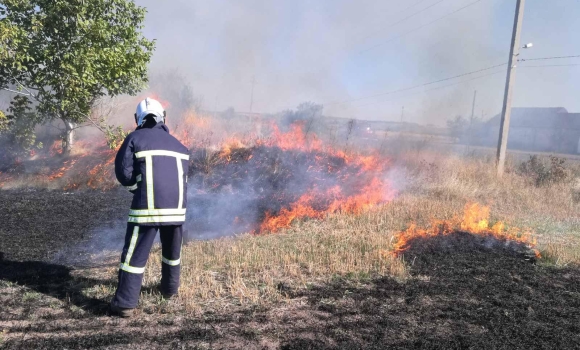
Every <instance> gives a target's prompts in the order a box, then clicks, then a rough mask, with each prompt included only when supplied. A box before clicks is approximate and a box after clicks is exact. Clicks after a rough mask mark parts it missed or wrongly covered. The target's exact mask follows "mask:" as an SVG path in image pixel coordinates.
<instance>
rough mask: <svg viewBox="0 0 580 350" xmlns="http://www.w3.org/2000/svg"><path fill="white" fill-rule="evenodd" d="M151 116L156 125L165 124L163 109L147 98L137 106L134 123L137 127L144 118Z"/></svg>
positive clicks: (157, 102) (141, 123)
mask: <svg viewBox="0 0 580 350" xmlns="http://www.w3.org/2000/svg"><path fill="white" fill-rule="evenodd" d="M148 115H152V116H153V118H154V119H155V121H156V122H157V123H159V122H165V109H164V108H163V106H162V105H161V103H159V101H157V100H154V99H152V98H149V97H147V98H146V99H144V100H143V101H141V102H139V104H138V105H137V111H136V112H135V122H136V123H137V126H141V125H143V122H144V121H145V117H146V116H148Z"/></svg>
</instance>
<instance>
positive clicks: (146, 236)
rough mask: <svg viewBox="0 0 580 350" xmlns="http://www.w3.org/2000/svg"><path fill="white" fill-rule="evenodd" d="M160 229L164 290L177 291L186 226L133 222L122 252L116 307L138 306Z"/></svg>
mask: <svg viewBox="0 0 580 350" xmlns="http://www.w3.org/2000/svg"><path fill="white" fill-rule="evenodd" d="M157 231H159V236H160V239H161V293H163V294H164V295H175V294H177V290H178V289H179V275H180V272H181V245H182V243H183V230H182V227H181V226H139V225H136V224H133V223H129V224H127V233H126V235H125V246H124V247H123V253H122V254H121V266H120V268H119V284H118V286H117V291H116V292H115V297H114V298H113V301H112V303H113V304H115V305H116V306H119V307H122V308H128V309H132V308H135V307H137V303H138V302H139V294H140V292H141V284H142V283H143V273H144V272H145V265H146V264H147V258H148V257H149V251H150V250H151V247H152V246H153V241H154V240H155V236H156V235H157Z"/></svg>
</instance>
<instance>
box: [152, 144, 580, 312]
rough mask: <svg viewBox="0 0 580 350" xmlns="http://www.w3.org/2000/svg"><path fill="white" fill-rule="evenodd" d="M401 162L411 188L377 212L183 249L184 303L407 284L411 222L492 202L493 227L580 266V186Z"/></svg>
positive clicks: (473, 165)
mask: <svg viewBox="0 0 580 350" xmlns="http://www.w3.org/2000/svg"><path fill="white" fill-rule="evenodd" d="M400 159H404V162H399V163H398V164H399V165H398V166H400V167H401V168H403V169H405V170H404V176H399V178H398V179H396V180H395V182H398V183H397V184H396V185H397V186H401V185H404V187H405V189H404V190H402V191H401V193H400V195H399V196H398V197H397V199H395V200H394V201H393V202H391V203H388V204H386V205H384V206H382V207H380V208H377V209H376V210H374V211H372V212H368V213H365V214H363V215H360V216H352V215H348V214H337V215H332V216H330V217H328V218H327V219H326V220H322V221H317V220H309V221H304V222H297V223H295V224H294V225H293V227H292V228H291V229H289V230H287V231H285V232H284V233H281V234H275V235H265V236H258V237H256V236H251V235H241V236H238V237H233V238H222V239H218V240H212V241H194V242H190V243H189V244H188V245H186V246H185V247H184V249H183V265H182V266H183V267H182V268H183V274H182V288H181V291H180V293H181V301H182V302H183V303H184V305H183V306H184V307H185V308H187V309H196V308H198V307H203V306H204V305H208V304H213V303H218V302H219V301H224V302H226V303H231V302H234V303H236V304H261V303H269V302H278V301H281V300H283V299H284V296H285V291H286V290H289V288H292V289H294V288H308V287H309V286H310V285H312V284H320V283H325V282H328V281H330V280H332V279H333V278H347V279H354V280H364V279H368V278H370V277H373V276H377V275H392V276H396V277H398V278H401V279H404V278H405V276H407V271H406V268H405V263H404V262H403V261H401V260H400V259H397V258H393V257H392V256H391V255H390V254H389V251H390V249H391V248H392V244H393V242H392V240H393V234H394V233H396V232H398V231H400V230H402V229H405V228H406V227H407V225H408V224H409V223H411V222H415V223H417V224H419V225H422V226H426V225H428V224H429V223H430V222H431V220H432V219H434V218H437V219H445V218H451V217H453V216H456V215H460V214H461V213H462V211H463V208H464V206H465V204H467V203H469V202H479V203H481V204H484V205H489V206H490V207H491V215H492V218H491V220H492V222H494V221H500V220H501V221H504V222H506V223H507V224H508V225H516V226H519V227H522V228H526V229H529V230H531V231H533V232H535V233H536V234H537V236H538V248H539V249H540V250H541V251H542V253H543V255H544V256H545V258H544V261H545V262H547V263H550V264H555V265H560V266H563V265H569V264H579V263H580V220H579V215H578V213H579V210H580V204H579V202H578V200H577V188H576V185H575V184H574V183H573V181H568V182H565V183H561V184H557V185H551V186H544V187H536V186H535V185H534V184H533V183H532V181H530V179H528V178H526V177H523V176H521V175H518V174H517V173H516V172H515V171H514V169H515V167H514V166H512V167H511V171H510V172H509V173H508V174H506V176H505V177H504V178H503V179H501V180H497V179H496V177H495V169H494V167H493V161H492V160H491V159H487V160H486V159H480V160H466V159H464V158H459V157H443V156H437V155H433V154H428V153H425V152H421V153H414V154H411V155H409V154H407V155H405V156H402V157H400ZM399 175H401V174H400V173H399ZM403 182H404V183H403ZM159 269H160V258H159V254H153V256H152V259H151V260H150V263H149V268H148V271H149V272H148V273H147V275H146V278H145V283H146V284H147V285H155V284H157V283H159V274H158V271H159Z"/></svg>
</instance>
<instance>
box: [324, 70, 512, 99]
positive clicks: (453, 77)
mask: <svg viewBox="0 0 580 350" xmlns="http://www.w3.org/2000/svg"><path fill="white" fill-rule="evenodd" d="M506 64H507V63H502V64H497V65H495V66H491V67H487V68H483V69H479V70H476V71H473V72H467V73H463V74H459V75H455V76H452V77H449V78H444V79H439V80H435V81H431V82H428V83H424V84H419V85H415V86H411V87H407V88H402V89H397V90H392V91H387V92H383V93H379V94H374V95H370V96H365V97H358V98H355V99H351V100H346V101H342V102H332V103H327V105H335V104H346V103H351V102H356V101H360V100H366V99H369V98H374V97H379V96H384V95H390V94H394V93H397V92H402V91H407V90H413V89H416V88H419V87H423V86H428V85H433V84H437V83H441V82H444V81H449V80H452V79H457V78H461V77H464V76H467V75H472V74H476V73H480V72H484V71H488V70H490V69H494V68H498V67H501V66H505V65H506Z"/></svg>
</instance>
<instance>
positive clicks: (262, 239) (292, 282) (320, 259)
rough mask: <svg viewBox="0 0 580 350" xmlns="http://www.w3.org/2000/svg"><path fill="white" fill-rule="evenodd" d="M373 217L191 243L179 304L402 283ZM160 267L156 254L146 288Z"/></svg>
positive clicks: (399, 265)
mask: <svg viewBox="0 0 580 350" xmlns="http://www.w3.org/2000/svg"><path fill="white" fill-rule="evenodd" d="M376 215H377V214H376V213H369V214H366V215H363V216H361V217H359V218H356V219H355V218H353V217H350V216H346V215H336V216H332V217H329V218H328V220H325V221H308V222H301V223H298V224H297V225H295V226H294V227H293V228H292V229H290V230H288V231H287V232H286V233H283V234H276V235H264V236H250V235H242V236H238V237H233V238H222V239H218V240H213V241H195V242H191V243H190V244H188V245H186V246H185V247H184V248H183V252H182V256H183V258H182V259H183V260H182V288H181V291H180V295H181V298H182V300H183V301H184V302H185V304H186V307H187V308H195V307H197V306H199V305H202V304H207V303H208V302H217V301H219V300H224V301H225V300H228V301H234V302H235V303H239V304H247V303H250V304H260V303H264V302H273V301H280V300H281V299H283V298H284V295H285V292H286V291H288V290H290V288H292V289H295V288H307V287H308V286H310V285H313V284H319V283H325V282H329V281H330V280H332V279H333V278H337V277H345V278H349V279H351V280H366V279H368V278H370V277H375V276H379V275H392V276H396V277H397V278H400V279H404V278H405V277H406V269H405V265H404V263H403V261H402V260H401V259H399V258H395V257H393V256H392V255H391V254H389V249H390V247H391V244H392V235H390V234H385V233H384V232H382V231H381V229H380V226H377V225H376V223H374V220H372V219H371V217H372V216H374V217H376ZM363 217H367V218H368V219H367V220H363V219H362V218H363ZM353 230H354V231H355V232H356V233H355V234H353ZM160 264H161V262H160V258H159V254H154V258H153V259H151V260H150V268H148V270H149V271H152V272H151V273H149V274H147V275H146V276H145V281H146V284H152V285H154V284H156V283H159V281H158V278H159V276H158V273H157V272H158V271H159V269H160Z"/></svg>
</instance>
